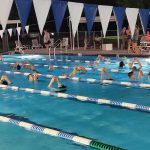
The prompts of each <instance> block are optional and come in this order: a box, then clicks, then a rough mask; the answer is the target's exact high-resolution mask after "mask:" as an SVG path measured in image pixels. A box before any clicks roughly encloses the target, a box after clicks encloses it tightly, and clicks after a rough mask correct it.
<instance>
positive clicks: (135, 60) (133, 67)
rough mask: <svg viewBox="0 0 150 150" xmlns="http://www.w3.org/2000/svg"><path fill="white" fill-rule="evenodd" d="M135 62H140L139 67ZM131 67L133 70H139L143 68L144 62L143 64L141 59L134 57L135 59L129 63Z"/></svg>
mask: <svg viewBox="0 0 150 150" xmlns="http://www.w3.org/2000/svg"><path fill="white" fill-rule="evenodd" d="M135 62H137V63H138V65H139V68H136V66H133V65H134V63H135ZM129 68H130V69H131V70H133V71H138V70H140V69H142V64H141V62H140V61H139V59H138V58H137V57H135V58H134V59H133V61H132V62H130V63H129Z"/></svg>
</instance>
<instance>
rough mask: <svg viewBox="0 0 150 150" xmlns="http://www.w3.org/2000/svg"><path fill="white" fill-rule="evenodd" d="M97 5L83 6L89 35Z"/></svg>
mask: <svg viewBox="0 0 150 150" xmlns="http://www.w3.org/2000/svg"><path fill="white" fill-rule="evenodd" d="M97 7H98V6H97V5H91V4H84V13H85V17H86V21H87V28H88V32H89V33H90V32H91V30H92V27H93V23H94V20H95V16H96V12H97Z"/></svg>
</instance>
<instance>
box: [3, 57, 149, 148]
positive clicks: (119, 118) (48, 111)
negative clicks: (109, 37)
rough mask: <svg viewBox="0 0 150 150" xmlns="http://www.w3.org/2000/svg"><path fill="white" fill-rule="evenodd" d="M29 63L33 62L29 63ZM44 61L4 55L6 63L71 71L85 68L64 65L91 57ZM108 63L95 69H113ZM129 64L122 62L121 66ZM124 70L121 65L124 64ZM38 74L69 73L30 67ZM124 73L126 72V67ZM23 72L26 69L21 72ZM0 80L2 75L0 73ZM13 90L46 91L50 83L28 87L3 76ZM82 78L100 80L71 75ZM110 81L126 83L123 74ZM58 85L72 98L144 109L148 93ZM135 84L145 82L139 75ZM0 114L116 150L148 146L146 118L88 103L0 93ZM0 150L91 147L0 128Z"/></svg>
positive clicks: (93, 75) (145, 63)
mask: <svg viewBox="0 0 150 150" xmlns="http://www.w3.org/2000/svg"><path fill="white" fill-rule="evenodd" d="M33 58H39V60H34V59H33ZM43 58H48V56H40V55H35V56H29V55H24V56H19V55H18V56H17V55H14V56H11V57H10V56H5V59H4V61H7V62H15V61H17V60H18V61H19V62H23V61H24V59H29V61H30V62H31V63H33V64H41V65H42V64H54V65H59V66H72V67H73V66H75V65H79V64H82V65H84V66H87V64H85V63H83V62H80V63H76V62H66V61H65V60H66V59H71V60H76V59H78V60H82V61H83V60H90V61H93V60H94V59H95V58H96V57H94V56H90V57H89V56H86V57H85V56H83V57H78V56H65V55H64V56H57V59H63V60H64V61H61V62H58V61H49V60H46V61H44V60H41V59H43ZM110 59H111V62H112V63H111V64H104V63H103V62H102V63H101V64H100V65H99V66H98V67H99V68H100V67H102V66H105V67H106V68H108V70H109V69H112V68H113V69H118V64H117V63H116V62H118V60H117V59H116V58H110ZM130 60H131V58H130V59H127V62H129V61H130ZM140 60H141V62H142V64H143V70H148V69H149V63H148V62H149V61H148V60H146V59H142V58H141V59H140ZM126 66H127V65H126ZM36 69H37V70H38V71H39V72H40V73H42V74H53V75H61V74H62V73H64V72H67V73H70V72H71V70H72V69H71V68H69V69H63V68H56V69H54V71H53V72H49V71H48V69H47V68H46V67H36ZM126 69H128V67H126ZM0 70H10V68H9V66H8V65H4V64H1V65H0ZM22 71H23V72H29V70H22ZM0 75H2V73H0ZM8 76H9V78H10V79H11V80H12V82H13V85H15V86H19V87H26V88H27V87H28V88H29V87H30V88H34V89H41V90H49V89H48V88H47V86H48V83H49V81H50V79H48V78H44V77H40V81H39V82H36V83H31V82H29V81H28V80H27V78H26V77H25V76H23V75H13V74H9V75H8ZM76 76H81V77H83V78H95V79H99V78H100V72H98V71H96V70H95V71H88V73H87V74H84V75H76ZM110 76H111V77H112V78H113V79H114V80H117V81H128V76H127V74H125V73H110ZM61 82H62V83H63V84H64V85H66V86H67V87H68V90H67V92H66V93H68V94H73V95H82V96H88V97H92V98H105V99H109V100H114V101H120V102H122V101H124V102H130V103H135V104H141V105H146V106H149V105H150V101H149V97H150V92H149V89H142V88H131V87H126V86H117V85H101V84H90V83H87V82H78V81H72V80H64V79H62V80H61ZM141 82H144V83H149V81H148V80H147V77H146V75H145V77H144V79H142V81H141ZM0 96H1V98H0V110H1V111H0V113H1V114H4V115H8V116H17V117H19V118H22V119H25V120H29V121H32V122H35V123H37V124H41V125H44V126H47V127H51V128H58V129H61V130H63V131H66V132H70V133H76V134H79V135H81V136H85V137H89V138H93V139H96V140H98V141H101V142H104V143H107V144H110V145H115V146H118V147H122V148H124V149H128V150H144V149H149V145H150V127H149V124H150V114H149V113H144V112H139V111H134V110H127V109H120V108H116V107H109V106H104V105H96V104H91V103H82V102H78V101H73V100H70V99H62V98H58V97H54V96H42V95H38V94H31V93H25V92H23V91H16V92H15V91H11V90H2V89H1V90H0ZM0 133H1V135H0V138H1V140H0V149H5V150H10V149H12V150H20V149H21V150H27V149H28V150H31V149H36V150H41V149H44V150H48V149H50V150H62V149H64V150H82V149H86V150H92V148H89V147H85V146H80V145H77V144H75V143H72V142H70V141H67V140H63V139H60V138H55V137H50V136H47V135H42V134H39V133H35V132H31V131H28V130H25V129H23V128H20V127H17V126H14V125H12V124H8V123H0Z"/></svg>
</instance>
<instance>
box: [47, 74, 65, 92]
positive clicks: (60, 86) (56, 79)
mask: <svg viewBox="0 0 150 150" xmlns="http://www.w3.org/2000/svg"><path fill="white" fill-rule="evenodd" d="M54 82H56V83H57V87H58V88H59V89H60V90H61V89H66V86H65V85H63V84H61V83H60V81H59V79H58V77H56V76H54V77H52V79H51V81H50V82H49V84H48V87H49V88H52V85H53V83H54Z"/></svg>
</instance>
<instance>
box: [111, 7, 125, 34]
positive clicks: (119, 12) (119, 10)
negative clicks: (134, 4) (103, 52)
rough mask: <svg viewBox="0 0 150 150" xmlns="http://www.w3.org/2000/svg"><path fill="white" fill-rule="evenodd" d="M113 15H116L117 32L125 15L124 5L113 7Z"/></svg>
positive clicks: (120, 28) (120, 29)
mask: <svg viewBox="0 0 150 150" xmlns="http://www.w3.org/2000/svg"><path fill="white" fill-rule="evenodd" d="M113 11H114V15H115V17H116V22H117V29H118V31H119V33H121V31H122V26H123V20H124V17H125V8H124V7H113Z"/></svg>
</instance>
